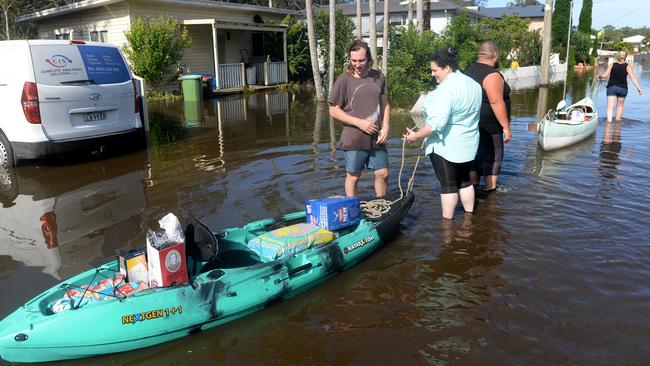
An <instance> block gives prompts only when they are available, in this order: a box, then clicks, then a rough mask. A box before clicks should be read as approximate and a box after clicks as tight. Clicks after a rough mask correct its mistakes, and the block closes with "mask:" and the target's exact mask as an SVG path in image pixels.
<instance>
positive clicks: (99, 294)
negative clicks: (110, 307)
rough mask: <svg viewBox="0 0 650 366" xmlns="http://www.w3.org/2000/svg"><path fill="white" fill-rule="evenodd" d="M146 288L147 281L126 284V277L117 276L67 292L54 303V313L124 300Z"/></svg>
mask: <svg viewBox="0 0 650 366" xmlns="http://www.w3.org/2000/svg"><path fill="white" fill-rule="evenodd" d="M146 288H148V285H147V282H146V281H132V282H126V281H125V278H124V277H122V276H121V275H117V276H115V277H112V278H106V279H103V280H98V281H94V282H91V283H89V284H87V285H83V286H79V287H78V288H72V289H69V290H67V291H66V292H65V295H63V298H61V299H59V300H57V301H55V302H54V304H53V305H52V311H53V312H55V313H60V312H62V311H65V310H70V309H72V308H80V307H82V306H85V305H87V304H91V303H95V302H98V301H104V300H112V299H122V298H124V297H126V296H129V295H130V294H132V293H134V292H137V291H141V290H144V289H146Z"/></svg>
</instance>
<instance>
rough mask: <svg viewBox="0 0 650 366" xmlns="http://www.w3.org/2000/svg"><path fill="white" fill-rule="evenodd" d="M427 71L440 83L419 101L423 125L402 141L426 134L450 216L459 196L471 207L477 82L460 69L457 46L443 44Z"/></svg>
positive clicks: (478, 107)
mask: <svg viewBox="0 0 650 366" xmlns="http://www.w3.org/2000/svg"><path fill="white" fill-rule="evenodd" d="M431 76H433V77H434V78H435V79H436V82H437V83H438V87H436V89H435V90H434V91H433V92H431V93H429V94H428V95H427V96H426V99H425V100H424V103H423V104H422V113H423V115H424V121H425V124H424V126H423V127H422V128H421V129H420V130H418V131H417V132H416V131H413V130H411V129H408V128H407V129H406V134H405V135H404V138H405V139H406V141H409V142H415V141H417V140H419V139H421V138H424V137H426V141H425V150H424V152H425V154H426V155H428V156H429V159H431V164H432V165H433V169H434V171H435V173H436V176H437V177H438V180H439V181H440V204H441V206H442V217H443V218H445V219H453V218H454V211H455V210H456V206H457V205H458V199H459V197H460V201H461V203H462V205H463V209H464V210H465V212H468V213H472V212H474V198H475V193H474V187H473V186H472V182H471V181H470V179H469V171H470V168H471V166H472V161H474V157H475V156H476V149H477V148H478V140H479V132H478V120H479V112H480V110H481V87H480V86H479V85H478V84H477V83H476V82H475V81H474V80H472V79H470V78H469V77H467V76H465V75H463V73H461V72H460V71H458V58H457V51H456V50H455V49H454V48H444V49H441V50H438V51H436V52H435V53H434V54H433V56H432V57H431Z"/></svg>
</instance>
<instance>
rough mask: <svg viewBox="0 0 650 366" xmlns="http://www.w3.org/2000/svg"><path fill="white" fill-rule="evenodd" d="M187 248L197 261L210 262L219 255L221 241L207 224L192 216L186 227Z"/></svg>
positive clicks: (189, 255) (188, 252)
mask: <svg viewBox="0 0 650 366" xmlns="http://www.w3.org/2000/svg"><path fill="white" fill-rule="evenodd" d="M185 250H186V252H187V256H188V257H189V258H192V259H193V260H194V261H195V262H209V261H211V260H214V259H215V258H216V257H217V253H218V251H219V241H218V240H217V237H216V235H214V233H213V232H212V230H210V229H209V228H208V227H207V226H206V225H205V224H203V223H202V222H201V221H199V220H197V219H195V218H193V217H190V218H189V219H188V224H187V227H186V228H185Z"/></svg>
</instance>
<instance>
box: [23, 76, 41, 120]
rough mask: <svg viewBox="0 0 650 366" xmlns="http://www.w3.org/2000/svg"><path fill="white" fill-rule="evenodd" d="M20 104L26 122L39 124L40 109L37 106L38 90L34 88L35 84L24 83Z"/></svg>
mask: <svg viewBox="0 0 650 366" xmlns="http://www.w3.org/2000/svg"><path fill="white" fill-rule="evenodd" d="M20 103H21V105H22V106H23V113H24V114H25V118H26V119H27V122H29V123H34V124H38V123H41V108H40V107H39V105H38V88H37V87H36V83H33V82H31V81H25V84H24V85H23V95H22V96H21V97H20Z"/></svg>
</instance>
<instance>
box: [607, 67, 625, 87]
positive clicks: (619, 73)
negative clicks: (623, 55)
mask: <svg viewBox="0 0 650 366" xmlns="http://www.w3.org/2000/svg"><path fill="white" fill-rule="evenodd" d="M612 85H615V86H620V87H621V88H625V89H627V63H622V64H620V63H618V62H614V63H613V64H612V70H611V71H610V72H609V81H608V82H607V87H608V88H609V87H610V86H612Z"/></svg>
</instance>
